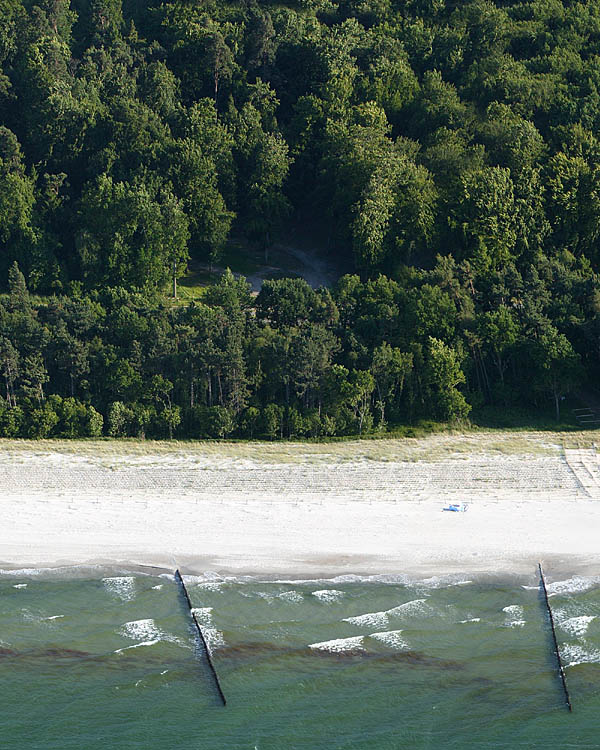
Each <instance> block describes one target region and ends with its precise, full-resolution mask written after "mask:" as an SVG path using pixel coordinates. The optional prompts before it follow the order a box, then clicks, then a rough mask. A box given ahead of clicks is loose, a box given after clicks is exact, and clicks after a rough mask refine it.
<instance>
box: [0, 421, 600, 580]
mask: <svg viewBox="0 0 600 750" xmlns="http://www.w3.org/2000/svg"><path fill="white" fill-rule="evenodd" d="M520 440H521V443H519V442H518V441H517V442H515V441H514V437H511V436H507V438H506V441H504V442H503V440H502V438H501V437H499V436H498V434H497V433H494V434H490V435H481V436H478V437H477V438H474V437H473V436H469V437H467V436H463V437H460V436H459V437H448V436H444V437H437V438H436V437H432V438H430V439H428V440H421V441H413V442H412V443H411V442H410V441H388V442H386V443H385V444H379V445H378V444H377V443H371V444H366V443H351V444H345V445H344V446H343V447H340V448H339V449H338V448H332V447H331V446H323V447H320V446H315V445H312V446H310V447H307V446H290V445H289V444H284V445H283V446H282V447H281V448H280V449H279V450H277V449H275V448H274V447H273V446H262V447H261V446H252V447H241V448H239V449H238V448H236V447H235V446H231V445H229V446H227V447H223V449H222V450H221V451H220V452H218V451H216V450H215V446H214V445H209V446H202V445H195V446H186V445H182V444H178V445H175V446H174V447H173V448H171V449H169V448H168V447H165V446H164V445H162V446H161V447H160V448H159V449H157V450H156V451H154V450H153V447H152V446H151V445H150V446H147V447H146V448H145V450H143V451H142V450H141V449H139V447H136V446H135V444H134V445H132V444H128V443H122V444H115V443H110V444H107V443H100V444H97V445H94V444H92V443H83V444H81V450H78V446H77V444H71V445H69V446H68V447H66V448H65V445H64V444H57V445H53V444H52V443H47V442H46V443H40V444H39V447H36V446H32V444H28V445H19V444H15V443H6V444H2V443H0V486H1V487H2V495H1V499H0V503H1V516H0V518H1V521H0V566H2V567H4V568H7V567H19V568H21V567H34V566H42V565H43V566H47V565H50V566H54V565H63V564H78V563H88V562H90V563H98V562H102V563H108V564H112V563H119V564H121V563H125V564H143V565H157V566H160V567H164V568H167V569H172V568H173V567H175V566H182V568H183V569H184V570H185V571H186V572H201V571H205V570H215V571H219V572H232V573H259V574H274V575H282V574H284V575H286V576H300V577H301V576H305V575H320V574H326V575H334V574H339V573H362V574H369V573H421V574H432V575H433V574H436V573H439V572H446V573H447V572H468V571H511V572H525V571H530V570H531V569H532V566H533V565H534V564H535V563H536V562H537V561H538V560H542V561H544V562H546V563H547V564H549V565H552V566H554V567H555V568H556V567H557V566H559V565H560V566H562V567H564V568H568V569H569V570H570V571H571V572H577V571H583V570H584V569H585V570H589V569H595V570H597V569H598V568H599V567H600V565H598V563H597V554H598V546H599V541H598V540H599V533H598V532H599V531H600V471H599V465H598V457H597V454H596V451H595V450H594V449H579V450H571V451H569V450H567V451H565V450H564V449H563V448H562V447H561V446H560V445H559V444H558V439H557V438H549V437H548V436H539V435H530V436H526V437H525V438H520ZM553 440H554V441H555V442H553ZM407 444H408V445H409V448H407ZM107 446H108V447H107ZM499 446H500V447H499ZM395 447H396V450H395ZM454 448H455V449H456V450H454ZM352 450H353V451H354V453H353V452H352ZM411 451H412V452H411ZM394 453H396V455H397V458H396V459H395V458H394ZM353 455H355V456H357V457H358V458H353ZM428 456H430V457H431V460H427V458H428ZM415 459H416V460H415ZM460 501H464V502H467V503H468V504H469V507H468V511H467V512H466V513H450V512H444V511H442V508H443V507H444V506H445V505H447V504H448V503H449V502H460Z"/></svg>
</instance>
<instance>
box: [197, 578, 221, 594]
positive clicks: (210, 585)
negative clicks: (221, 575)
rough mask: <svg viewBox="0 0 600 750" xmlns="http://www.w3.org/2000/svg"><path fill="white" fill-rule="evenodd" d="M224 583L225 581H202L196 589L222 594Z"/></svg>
mask: <svg viewBox="0 0 600 750" xmlns="http://www.w3.org/2000/svg"><path fill="white" fill-rule="evenodd" d="M224 583H225V581H202V582H201V583H198V584H197V588H199V589H203V590H204V591H213V592H217V593H219V594H222V593H223V584H224Z"/></svg>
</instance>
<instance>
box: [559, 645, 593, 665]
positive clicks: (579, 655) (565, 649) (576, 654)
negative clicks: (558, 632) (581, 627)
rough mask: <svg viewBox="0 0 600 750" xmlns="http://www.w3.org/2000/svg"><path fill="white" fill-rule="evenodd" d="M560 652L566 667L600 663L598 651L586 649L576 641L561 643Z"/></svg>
mask: <svg viewBox="0 0 600 750" xmlns="http://www.w3.org/2000/svg"><path fill="white" fill-rule="evenodd" d="M561 653H562V658H563V661H564V662H565V665H566V666H567V667H575V666H577V665H578V664H600V651H598V650H595V649H586V648H584V647H583V646H581V645H580V644H578V643H565V644H563V646H562V647H561Z"/></svg>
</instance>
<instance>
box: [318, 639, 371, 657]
mask: <svg viewBox="0 0 600 750" xmlns="http://www.w3.org/2000/svg"><path fill="white" fill-rule="evenodd" d="M363 639H364V636H362V635H356V636H353V637H352V638H334V639H333V640H331V641H321V642H320V643H309V644H308V647H309V648H312V649H315V650H318V651H330V652H331V653H334V654H341V653H344V652H345V651H364V650H365V648H364V646H363Z"/></svg>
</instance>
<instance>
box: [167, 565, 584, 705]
mask: <svg viewBox="0 0 600 750" xmlns="http://www.w3.org/2000/svg"><path fill="white" fill-rule="evenodd" d="M538 568H539V573H540V584H541V588H542V592H543V594H544V602H545V604H546V609H547V611H548V621H549V623H550V631H551V633H552V642H553V644H554V653H555V656H556V666H557V671H558V676H559V678H560V681H561V685H562V689H563V692H564V696H565V703H566V706H567V709H568V710H569V711H572V710H573V706H572V704H571V696H570V695H569V688H568V686H567V677H566V675H565V669H564V666H563V662H562V657H561V655H560V649H559V648H558V641H557V639H556V628H555V626H554V617H553V615H552V608H551V607H550V602H549V601H548V590H547V588H546V579H545V577H544V571H543V569H542V564H541V563H539V564H538ZM175 580H176V581H177V582H178V583H179V585H180V586H181V590H182V593H183V595H184V598H185V601H186V603H187V606H188V609H189V612H190V616H191V618H192V621H193V623H194V625H195V627H196V630H197V631H198V636H199V638H200V642H201V643H202V647H203V650H204V654H205V656H206V661H207V664H208V668H209V671H210V673H211V675H212V678H213V681H214V684H215V687H216V689H217V693H218V695H219V697H220V699H221V701H222V703H223V706H226V705H227V700H226V698H225V694H224V692H223V689H222V687H221V682H220V680H219V675H218V674H217V670H216V669H215V665H214V663H213V660H212V656H211V653H210V650H209V648H208V643H207V642H206V638H205V637H204V633H203V632H202V628H201V627H200V623H199V622H198V619H197V618H196V615H195V613H194V608H193V607H192V602H191V600H190V596H189V594H188V590H187V588H186V585H185V582H184V580H183V578H182V576H181V573H180V572H179V569H177V570H176V571H175Z"/></svg>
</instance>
